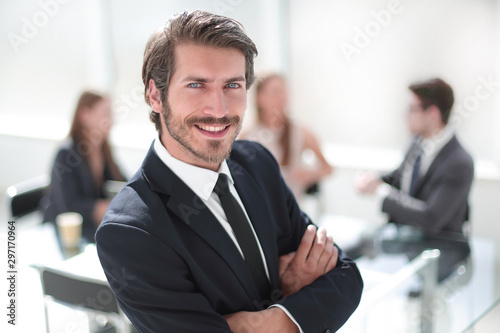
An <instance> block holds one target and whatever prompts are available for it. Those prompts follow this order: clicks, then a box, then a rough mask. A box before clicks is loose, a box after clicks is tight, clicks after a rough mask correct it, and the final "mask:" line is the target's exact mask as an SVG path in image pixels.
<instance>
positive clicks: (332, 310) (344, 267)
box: [266, 151, 363, 333]
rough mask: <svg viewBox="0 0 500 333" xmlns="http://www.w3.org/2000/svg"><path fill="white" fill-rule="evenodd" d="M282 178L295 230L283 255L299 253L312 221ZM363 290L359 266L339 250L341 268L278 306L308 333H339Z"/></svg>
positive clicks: (292, 230) (275, 165) (281, 252)
mask: <svg viewBox="0 0 500 333" xmlns="http://www.w3.org/2000/svg"><path fill="white" fill-rule="evenodd" d="M266 152H267V151H266ZM267 153H268V154H269V152H267ZM271 159H272V158H271ZM272 160H273V161H274V159H272ZM273 164H274V165H270V166H269V167H268V168H267V169H268V170H269V169H277V168H278V166H277V164H276V163H275V161H274V162H273ZM276 172H279V171H276ZM278 179H281V188H282V189H281V191H282V193H284V200H285V207H286V209H287V210H288V212H287V215H288V221H287V223H290V225H289V227H290V228H291V237H290V238H289V240H288V242H286V243H287V246H286V249H285V247H282V248H281V249H280V255H282V254H285V253H288V252H291V251H296V250H297V248H298V247H299V244H300V241H301V240H302V236H303V235H304V233H305V231H306V228H307V226H308V225H309V224H311V223H312V222H311V220H310V219H309V217H308V216H307V215H306V214H305V213H303V212H302V211H301V210H300V208H299V206H298V204H297V202H296V200H295V198H294V196H293V194H292V192H291V191H290V190H289V188H288V186H287V185H286V184H285V182H284V181H283V179H282V178H281V177H279V176H278ZM269 181H271V180H269ZM276 206H278V205H276ZM280 243H281V242H280ZM362 290H363V280H362V278H361V275H360V273H359V270H358V268H357V266H356V264H355V263H354V262H353V261H352V260H351V259H349V258H348V257H347V256H346V254H345V253H344V252H343V251H342V250H341V249H339V257H338V261H337V266H336V267H335V268H334V269H333V270H331V271H330V272H328V273H326V274H324V275H322V276H320V277H319V278H318V279H316V280H315V281H314V282H313V283H311V284H310V285H307V286H305V287H304V288H302V289H301V290H299V291H298V292H296V293H295V294H292V295H290V296H288V297H286V298H284V299H282V300H280V301H278V302H277V303H279V304H281V305H282V306H284V307H285V308H286V309H287V310H288V311H289V312H290V314H291V315H292V316H293V318H294V319H295V320H296V321H297V323H298V324H299V326H300V327H301V329H302V330H303V331H304V332H307V333H309V332H311V333H314V332H318V333H319V332H321V333H323V332H326V331H328V330H330V331H331V332H335V331H337V330H338V329H339V328H340V327H341V326H342V325H344V323H345V322H346V321H347V319H349V317H350V316H351V314H352V313H353V312H354V310H356V308H357V307H358V305H359V302H360V299H361V293H362Z"/></svg>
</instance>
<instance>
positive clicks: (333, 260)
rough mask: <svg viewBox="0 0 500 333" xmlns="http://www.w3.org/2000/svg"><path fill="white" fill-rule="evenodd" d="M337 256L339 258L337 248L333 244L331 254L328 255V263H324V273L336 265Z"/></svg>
mask: <svg viewBox="0 0 500 333" xmlns="http://www.w3.org/2000/svg"><path fill="white" fill-rule="evenodd" d="M338 258H339V249H338V248H337V247H336V246H335V245H334V246H333V253H332V256H331V257H330V260H329V261H328V264H327V265H326V268H325V273H327V272H329V271H331V270H332V269H334V268H335V267H336V266H337V260H338Z"/></svg>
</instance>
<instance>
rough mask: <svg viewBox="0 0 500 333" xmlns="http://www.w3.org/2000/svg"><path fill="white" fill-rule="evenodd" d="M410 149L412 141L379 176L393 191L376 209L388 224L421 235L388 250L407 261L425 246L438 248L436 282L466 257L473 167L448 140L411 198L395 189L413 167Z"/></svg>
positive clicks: (468, 158)
mask: <svg viewBox="0 0 500 333" xmlns="http://www.w3.org/2000/svg"><path fill="white" fill-rule="evenodd" d="M414 147H415V143H414V144H413V145H412V147H411V148H410V149H409V151H408V153H407V154H406V156H405V159H404V161H403V163H402V164H401V166H400V167H399V168H398V169H396V170H395V171H393V172H391V173H389V174H387V175H385V176H383V177H382V180H383V181H384V182H386V183H388V184H389V185H391V186H392V187H393V188H394V189H397V191H394V190H393V191H392V192H391V193H390V194H389V195H388V196H387V197H386V198H385V200H384V202H383V205H382V211H383V212H386V213H388V214H389V220H390V221H391V222H395V223H397V224H403V225H410V226H414V227H418V228H420V229H421V230H422V231H423V236H422V237H421V238H419V239H418V240H417V241H416V240H415V239H413V240H411V241H405V243H406V244H405V245H404V246H405V247H400V248H399V250H396V249H397V247H395V245H394V244H392V245H391V246H390V247H391V252H398V251H399V252H407V253H408V254H409V255H410V258H411V259H412V258H414V257H416V256H417V255H418V254H420V253H421V252H422V251H423V250H425V249H426V248H439V249H441V252H442V253H441V258H440V268H439V270H440V271H439V276H440V278H439V279H440V280H442V279H444V278H445V277H446V276H448V275H449V273H450V272H451V271H452V270H453V268H454V267H455V265H456V264H457V263H458V262H460V261H461V260H463V259H464V258H465V257H466V256H468V255H469V253H470V248H469V245H468V242H467V238H466V237H465V235H464V234H463V231H462V227H463V224H464V222H465V221H467V220H468V217H469V204H468V197H469V191H470V188H471V184H472V180H473V176H474V164H473V161H472V158H471V156H470V155H469V153H467V152H466V151H465V149H464V148H463V147H462V146H461V145H460V143H459V142H458V140H457V138H456V136H452V138H451V140H450V141H449V142H448V143H447V144H445V145H444V147H443V148H442V149H441V150H440V151H439V153H438V154H437V155H436V157H435V159H434V160H433V161H432V163H431V165H430V166H429V169H428V170H427V172H426V173H425V174H424V175H422V176H421V177H420V178H419V179H418V180H417V183H416V187H415V193H414V194H413V196H411V195H409V194H406V193H403V192H401V191H399V189H400V188H401V177H402V175H403V170H404V168H405V166H406V164H407V163H413V162H412V161H411V160H412V159H411V156H412V150H413V149H414ZM386 245H387V244H386ZM387 246H388V245H387ZM399 246H402V245H399Z"/></svg>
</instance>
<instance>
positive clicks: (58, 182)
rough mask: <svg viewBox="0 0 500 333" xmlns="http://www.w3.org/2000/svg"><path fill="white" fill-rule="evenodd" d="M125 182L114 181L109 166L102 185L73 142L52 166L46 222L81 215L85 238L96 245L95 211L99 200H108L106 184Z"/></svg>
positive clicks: (61, 150) (65, 146) (60, 153)
mask: <svg viewBox="0 0 500 333" xmlns="http://www.w3.org/2000/svg"><path fill="white" fill-rule="evenodd" d="M122 179H123V178H122ZM122 179H114V178H113V177H112V174H111V171H110V168H109V165H107V164H106V165H105V167H104V173H103V183H102V184H101V186H98V185H97V184H96V183H95V181H94V178H93V177H92V172H91V171H90V166H89V164H88V162H87V160H86V159H85V157H84V155H83V154H82V152H81V150H80V149H79V148H78V147H77V145H76V144H75V142H74V141H72V140H69V141H68V142H66V143H65V144H64V145H63V146H62V147H61V148H60V149H59V151H58V152H57V155H56V159H55V161H54V165H53V166H52V172H51V182H50V192H49V194H48V206H47V207H46V209H45V213H44V218H43V220H44V221H45V222H54V221H55V218H56V216H57V215H58V214H60V213H64V212H77V213H80V214H81V215H82V217H83V225H82V237H83V238H84V240H85V241H86V242H91V243H93V242H94V235H95V232H96V230H97V224H96V221H95V220H94V217H93V210H94V205H95V203H96V201H97V200H98V199H104V198H106V196H105V193H104V188H103V185H104V183H105V182H106V181H108V180H122ZM99 222H100V221H99ZM56 230H57V228H56Z"/></svg>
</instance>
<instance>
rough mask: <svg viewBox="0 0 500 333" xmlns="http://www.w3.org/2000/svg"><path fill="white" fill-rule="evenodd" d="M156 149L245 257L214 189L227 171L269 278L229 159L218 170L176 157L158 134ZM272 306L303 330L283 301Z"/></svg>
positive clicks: (260, 248) (231, 186) (265, 262)
mask: <svg viewBox="0 0 500 333" xmlns="http://www.w3.org/2000/svg"><path fill="white" fill-rule="evenodd" d="M154 149H155V152H156V154H157V155H158V157H159V158H160V160H161V161H162V162H163V163H165V165H166V166H168V167H169V168H170V170H172V171H173V172H174V173H175V174H176V175H177V176H178V177H179V178H180V179H181V180H182V181H183V182H184V183H185V184H186V185H187V186H188V187H189V188H190V189H191V190H192V191H193V192H194V193H195V194H196V195H197V196H198V197H199V198H200V199H201V200H202V201H203V203H204V204H205V205H206V206H207V207H208V209H210V211H211V212H212V214H213V215H214V216H215V217H216V218H217V220H218V221H219V223H220V224H221V225H222V227H223V228H224V230H226V232H227V234H228V235H229V237H230V238H231V240H232V241H233V242H234V245H235V246H236V248H237V249H238V250H239V251H240V254H241V256H242V257H243V258H244V255H243V252H242V251H241V248H240V245H239V244H238V241H237V240H236V236H235V234H234V231H233V229H232V228H231V225H230V224H229V222H228V221H227V217H226V213H225V212H224V209H223V208H222V205H221V203H220V200H219V196H218V195H217V194H216V193H215V192H214V187H215V184H216V183H217V179H218V178H219V174H220V173H223V174H225V175H227V177H228V183H229V190H230V192H231V194H232V195H233V196H234V198H235V199H236V201H237V202H238V203H239V204H240V206H241V208H242V209H243V212H244V213H245V216H246V218H247V221H249V224H250V228H251V229H252V232H253V234H254V236H255V239H256V240H257V245H258V247H259V251H260V255H261V257H262V261H263V263H264V269H265V270H266V275H267V278H268V279H269V271H268V269H267V261H266V257H265V256H264V251H262V247H261V246H260V241H259V238H258V237H257V234H256V233H255V230H254V229H253V226H252V223H250V218H249V217H248V214H247V212H246V209H245V206H244V205H243V203H242V201H241V199H240V196H239V195H238V192H237V191H236V188H235V187H234V180H233V178H232V176H231V172H230V170H229V167H228V166H227V162H226V161H225V160H224V161H223V162H222V163H221V165H220V167H219V170H218V171H217V172H215V171H212V170H209V169H205V168H201V167H197V166H194V165H192V164H188V163H186V162H183V161H181V160H178V159H176V158H175V157H173V156H172V155H170V153H169V152H168V150H167V149H166V148H165V147H164V146H163V144H162V143H161V141H160V139H158V138H157V139H155V142H154ZM271 307H279V308H280V309H282V310H283V311H284V312H285V313H286V314H287V315H288V317H289V318H290V319H291V320H292V321H293V322H294V323H295V325H297V327H298V328H299V330H300V332H301V333H303V331H302V328H301V327H300V326H299V324H298V323H297V321H296V320H295V318H293V316H292V315H291V314H290V312H288V310H287V309H286V308H285V307H283V306H282V305H280V304H273V305H272V306H271Z"/></svg>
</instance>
